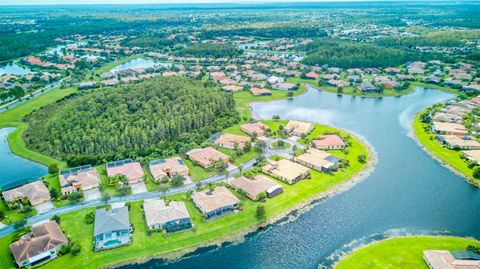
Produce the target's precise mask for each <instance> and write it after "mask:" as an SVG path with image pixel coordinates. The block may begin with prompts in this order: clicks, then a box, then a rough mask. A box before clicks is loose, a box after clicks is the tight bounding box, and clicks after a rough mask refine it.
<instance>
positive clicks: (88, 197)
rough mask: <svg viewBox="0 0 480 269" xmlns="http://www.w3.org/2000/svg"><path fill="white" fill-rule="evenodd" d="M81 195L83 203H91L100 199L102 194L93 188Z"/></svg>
mask: <svg viewBox="0 0 480 269" xmlns="http://www.w3.org/2000/svg"><path fill="white" fill-rule="evenodd" d="M83 195H85V201H92V200H97V199H100V197H101V196H102V194H101V193H100V189H98V188H93V189H90V190H88V191H84V192H83Z"/></svg>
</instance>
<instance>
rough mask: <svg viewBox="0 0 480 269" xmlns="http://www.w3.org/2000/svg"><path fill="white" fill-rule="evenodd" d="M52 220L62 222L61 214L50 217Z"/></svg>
mask: <svg viewBox="0 0 480 269" xmlns="http://www.w3.org/2000/svg"><path fill="white" fill-rule="evenodd" d="M50 220H53V221H55V222H56V223H58V224H60V216H59V215H53V217H52V218H50Z"/></svg>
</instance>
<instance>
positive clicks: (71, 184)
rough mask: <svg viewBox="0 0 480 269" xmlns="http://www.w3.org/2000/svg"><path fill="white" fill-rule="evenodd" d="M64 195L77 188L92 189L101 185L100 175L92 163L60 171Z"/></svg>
mask: <svg viewBox="0 0 480 269" xmlns="http://www.w3.org/2000/svg"><path fill="white" fill-rule="evenodd" d="M58 177H59V181H60V188H61V191H62V195H67V194H69V193H72V192H74V191H77V190H82V191H86V190H90V189H93V188H98V186H99V185H100V181H101V179H100V175H99V174H98V172H97V170H96V169H95V168H94V167H92V166H91V165H84V166H79V167H75V168H71V169H67V170H63V171H60V174H59V175H58Z"/></svg>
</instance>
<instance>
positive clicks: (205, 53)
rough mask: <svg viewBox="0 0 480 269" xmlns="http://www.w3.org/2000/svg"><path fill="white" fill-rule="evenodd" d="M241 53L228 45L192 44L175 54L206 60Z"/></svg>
mask: <svg viewBox="0 0 480 269" xmlns="http://www.w3.org/2000/svg"><path fill="white" fill-rule="evenodd" d="M242 53H243V51H242V50H238V49H237V48H236V47H235V46H233V45H228V44H193V45H190V46H188V47H185V48H182V49H180V50H177V51H176V52H175V54H176V55H178V56H191V57H207V58H208V57H214V58H221V57H235V56H238V55H240V54H242Z"/></svg>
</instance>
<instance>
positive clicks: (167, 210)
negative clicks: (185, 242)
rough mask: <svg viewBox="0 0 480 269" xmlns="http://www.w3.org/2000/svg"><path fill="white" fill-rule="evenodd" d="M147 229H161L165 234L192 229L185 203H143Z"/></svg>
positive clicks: (162, 201)
mask: <svg viewBox="0 0 480 269" xmlns="http://www.w3.org/2000/svg"><path fill="white" fill-rule="evenodd" d="M143 210H144V211H145V219H146V221H147V226H148V229H150V230H154V229H162V230H165V231H166V232H167V233H171V232H178V231H182V230H186V229H190V228H192V221H191V220H190V215H189V214H188V210H187V207H186V206H185V203H183V202H178V201H171V202H169V203H168V204H167V203H165V201H164V200H160V199H159V200H150V201H145V203H143Z"/></svg>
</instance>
